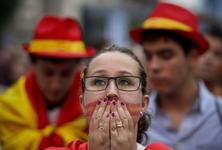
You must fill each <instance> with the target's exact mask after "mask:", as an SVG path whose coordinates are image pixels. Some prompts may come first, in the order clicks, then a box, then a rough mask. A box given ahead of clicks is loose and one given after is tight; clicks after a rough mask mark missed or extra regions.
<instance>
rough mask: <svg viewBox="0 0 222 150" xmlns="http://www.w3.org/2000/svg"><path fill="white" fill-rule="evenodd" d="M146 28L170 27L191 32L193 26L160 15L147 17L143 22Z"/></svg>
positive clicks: (169, 28)
mask: <svg viewBox="0 0 222 150" xmlns="http://www.w3.org/2000/svg"><path fill="white" fill-rule="evenodd" d="M143 28H144V29H168V30H182V31H187V32H191V31H192V28H191V27H190V26H188V25H186V24H184V23H182V22H178V21H176V20H173V19H166V18H160V17H153V18H149V19H147V20H146V21H145V22H144V23H143Z"/></svg>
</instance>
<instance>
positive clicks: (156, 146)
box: [145, 142, 173, 150]
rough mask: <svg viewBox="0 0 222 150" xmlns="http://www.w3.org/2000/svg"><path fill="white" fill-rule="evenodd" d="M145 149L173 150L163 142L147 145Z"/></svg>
mask: <svg viewBox="0 0 222 150" xmlns="http://www.w3.org/2000/svg"><path fill="white" fill-rule="evenodd" d="M145 150H173V149H172V148H170V147H169V146H167V145H165V144H163V143H161V142H154V143H151V144H149V145H147V147H146V148H145Z"/></svg>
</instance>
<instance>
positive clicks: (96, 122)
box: [89, 99, 111, 150]
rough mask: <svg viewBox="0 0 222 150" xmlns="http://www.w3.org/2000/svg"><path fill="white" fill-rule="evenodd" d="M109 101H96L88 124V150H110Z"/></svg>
mask: <svg viewBox="0 0 222 150" xmlns="http://www.w3.org/2000/svg"><path fill="white" fill-rule="evenodd" d="M110 112H111V103H110V102H109V101H108V100H107V99H104V100H102V101H98V103H97V105H96V108H95V110H94V112H93V115H92V118H91V120H90V124H89V150H110V125H109V123H110V118H109V114H110Z"/></svg>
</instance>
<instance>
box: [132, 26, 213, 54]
mask: <svg viewBox="0 0 222 150" xmlns="http://www.w3.org/2000/svg"><path fill="white" fill-rule="evenodd" d="M148 30H167V29H143V28H135V29H133V30H131V31H130V33H129V34H130V36H131V38H132V39H133V40H134V41H135V42H137V43H139V44H141V42H142V39H141V34H142V33H143V32H144V31H148ZM167 31H170V32H171V31H172V32H175V33H178V34H180V35H182V36H184V37H186V38H188V39H190V40H192V41H193V42H194V43H195V44H196V45H197V51H198V53H199V54H203V53H204V52H206V51H207V49H208V48H209V44H208V42H207V41H206V40H205V38H204V37H203V36H202V35H201V34H199V33H197V32H187V31H181V30H167Z"/></svg>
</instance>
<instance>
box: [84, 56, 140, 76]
mask: <svg viewBox="0 0 222 150" xmlns="http://www.w3.org/2000/svg"><path fill="white" fill-rule="evenodd" d="M138 68H139V65H138V63H137V62H136V61H135V60H134V59H133V58H132V57H131V56H129V55H127V54H125V53H121V52H106V53H103V54H101V55H99V56H97V57H96V58H94V59H93V60H92V62H91V63H90V65H89V68H88V74H92V73H96V72H106V73H124V72H125V73H126V74H127V72H128V73H129V74H132V75H138V72H139V71H138V70H139V69H138Z"/></svg>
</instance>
